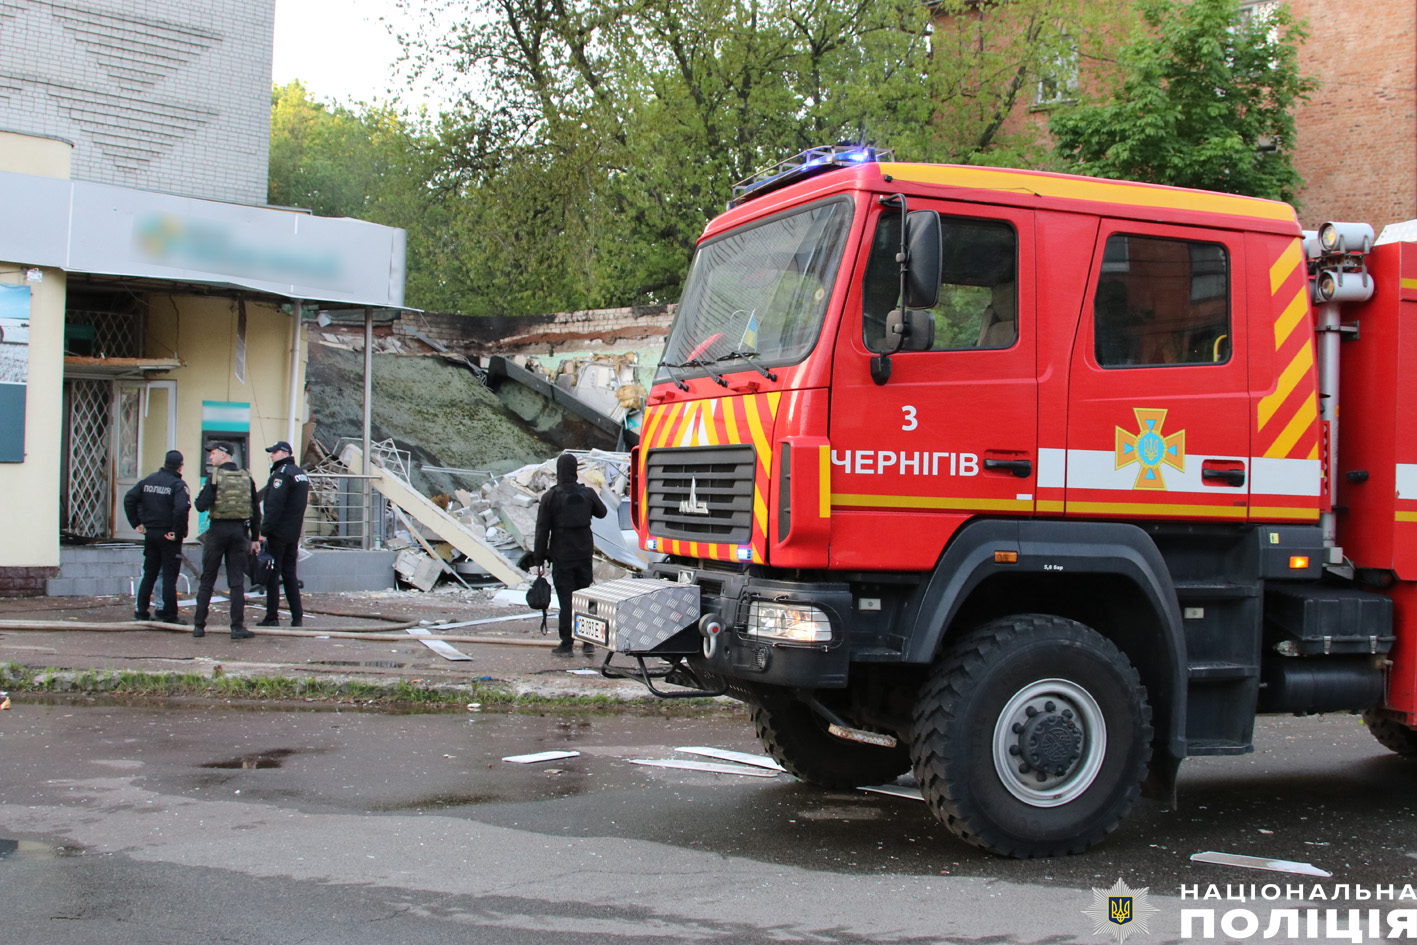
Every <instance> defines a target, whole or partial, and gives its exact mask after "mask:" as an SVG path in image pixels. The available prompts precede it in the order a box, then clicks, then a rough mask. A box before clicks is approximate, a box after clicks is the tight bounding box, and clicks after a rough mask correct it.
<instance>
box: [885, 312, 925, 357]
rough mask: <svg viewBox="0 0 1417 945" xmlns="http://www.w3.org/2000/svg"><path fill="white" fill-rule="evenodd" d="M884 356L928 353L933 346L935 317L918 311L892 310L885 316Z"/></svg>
mask: <svg viewBox="0 0 1417 945" xmlns="http://www.w3.org/2000/svg"><path fill="white" fill-rule="evenodd" d="M883 342H884V347H885V349H886V354H894V353H895V352H897V351H929V350H930V349H931V348H932V347H934V344H935V316H934V315H932V314H930V313H929V312H922V311H920V310H919V309H906V310H905V311H904V312H902V311H901V310H900V309H898V308H897V309H892V310H891V311H890V312H889V313H888V314H887V315H886V337H885V338H884V339H883Z"/></svg>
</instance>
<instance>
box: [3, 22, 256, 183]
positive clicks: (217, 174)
mask: <svg viewBox="0 0 1417 945" xmlns="http://www.w3.org/2000/svg"><path fill="white" fill-rule="evenodd" d="M274 19H275V0H73V2H68V0H65V2H54V0H0V129H3V130H6V131H18V132H23V133H27V134H37V135H47V136H50V137H56V138H63V139H65V140H67V141H70V142H72V143H73V144H74V155H73V176H74V178H75V179H80V180H90V181H99V182H103V183H110V184H120V185H123V186H126V187H136V188H140V189H143V190H157V191H164V192H167V193H176V194H185V195H189V196H195V197H207V198H211V199H215V200H230V201H235V202H238V203H249V204H264V203H265V202H266V172H267V164H268V160H269V152H270V100H271V42H272V31H273V26H274Z"/></svg>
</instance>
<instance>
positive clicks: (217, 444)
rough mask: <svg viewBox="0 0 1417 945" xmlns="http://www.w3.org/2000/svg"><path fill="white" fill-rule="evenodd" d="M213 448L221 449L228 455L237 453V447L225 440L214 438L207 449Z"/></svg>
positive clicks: (209, 450)
mask: <svg viewBox="0 0 1417 945" xmlns="http://www.w3.org/2000/svg"><path fill="white" fill-rule="evenodd" d="M212 450H221V451H222V452H223V453H225V454H226V455H227V456H235V455H236V448H235V447H234V446H232V445H231V444H230V443H228V442H226V441H225V440H213V441H212V442H210V443H208V444H207V451H208V452H211V451H212Z"/></svg>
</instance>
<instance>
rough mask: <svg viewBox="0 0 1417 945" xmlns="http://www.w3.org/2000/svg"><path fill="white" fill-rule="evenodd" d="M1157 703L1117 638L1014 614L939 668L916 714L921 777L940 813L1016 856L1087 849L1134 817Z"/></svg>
mask: <svg viewBox="0 0 1417 945" xmlns="http://www.w3.org/2000/svg"><path fill="white" fill-rule="evenodd" d="M1151 734H1152V732H1151V707H1150V706H1149V705H1148V704H1147V699H1146V689H1145V688H1144V687H1143V686H1142V683H1141V678H1140V676H1138V675H1137V671H1136V670H1135V669H1134V668H1133V667H1132V665H1131V663H1130V662H1128V660H1127V658H1126V656H1124V655H1123V654H1122V652H1121V651H1120V650H1118V649H1117V647H1116V646H1114V645H1113V644H1112V642H1111V641H1110V640H1108V639H1106V638H1105V637H1103V636H1102V635H1101V634H1099V633H1098V632H1097V631H1095V630H1093V629H1091V628H1090V627H1086V626H1084V625H1082V624H1080V623H1077V622H1076V621H1073V620H1067V619H1065V618H1062V617H1053V616H1048V615H1041V614H1027V615H1019V616H1012V617H1007V618H1004V619H1002V620H996V621H994V622H992V623H989V624H986V625H984V626H983V627H980V628H979V629H977V630H974V631H971V632H970V633H968V634H967V635H965V636H964V637H962V638H961V639H960V640H959V641H958V642H957V643H956V644H955V645H954V646H952V647H951V648H950V649H949V650H948V651H947V652H946V653H945V654H944V655H943V656H942V657H941V658H940V659H939V660H938V661H937V662H936V664H935V667H934V668H933V670H932V672H931V675H930V678H929V680H928V681H927V682H926V683H925V685H924V687H923V688H922V690H921V695H920V698H919V700H918V702H917V705H916V710H915V724H914V733H913V737H912V743H911V753H912V756H913V757H914V761H915V776H916V777H917V778H918V779H919V781H920V786H921V790H922V792H923V793H924V795H925V800H926V801H927V802H928V803H929V805H930V808H931V810H933V811H934V812H935V815H936V816H937V817H939V818H940V819H941V820H943V821H944V822H945V824H946V825H947V826H948V827H949V828H950V830H952V831H953V832H954V833H956V834H957V835H958V836H959V837H961V838H962V839H964V840H965V841H967V842H969V843H971V844H974V845H975V846H978V847H983V848H984V849H986V850H991V851H993V852H995V853H1000V854H1003V855H1005V856H1015V857H1035V856H1060V855H1064V854H1070V853H1081V852H1082V851H1084V850H1086V849H1087V848H1088V847H1091V846H1092V845H1094V844H1096V843H1098V842H1099V841H1101V840H1102V838H1103V837H1105V836H1107V834H1109V833H1111V832H1112V831H1113V830H1114V829H1115V828H1116V826H1117V824H1118V823H1120V822H1121V819H1122V817H1124V816H1125V815H1126V813H1127V812H1128V811H1129V810H1131V808H1132V805H1133V804H1134V803H1135V802H1136V799H1137V796H1138V794H1139V792H1140V790H1141V782H1142V779H1143V778H1144V777H1145V775H1146V768H1147V762H1148V761H1149V760H1150V757H1151Z"/></svg>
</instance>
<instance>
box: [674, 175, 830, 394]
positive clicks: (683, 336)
mask: <svg viewBox="0 0 1417 945" xmlns="http://www.w3.org/2000/svg"><path fill="white" fill-rule="evenodd" d="M850 222H851V204H850V202H849V201H846V200H833V201H830V202H828V203H821V204H817V205H815V206H811V207H807V208H805V209H801V210H795V211H792V212H790V213H787V214H783V215H782V216H777V217H772V218H770V219H768V220H766V221H764V222H761V223H755V224H751V225H749V226H747V227H744V228H743V229H739V230H734V231H733V232H731V233H726V234H724V235H723V236H719V237H716V238H714V239H713V240H710V241H709V242H707V243H704V244H703V245H702V246H700V247H699V250H698V252H697V253H695V255H694V260H693V263H692V264H691V265H690V267H689V277H688V280H687V281H686V282H685V284H684V296H683V299H682V301H681V302H680V303H679V312H678V315H677V317H676V318H675V320H674V327H673V328H672V329H671V330H670V333H669V340H668V342H667V343H666V345H665V348H664V357H663V361H662V364H663V365H664V366H663V367H661V368H660V372H659V377H657V378H656V380H666V381H668V380H673V379H674V374H677V373H680V372H682V371H684V370H685V369H688V373H699V372H702V373H706V374H709V375H710V376H712V375H714V374H719V373H722V372H728V371H738V370H743V369H746V368H752V369H753V370H758V371H759V372H760V373H761V369H762V367H764V366H769V367H770V366H774V365H784V364H794V363H796V362H798V361H801V360H802V359H803V358H805V357H806V356H807V353H808V352H810V351H811V350H812V348H813V346H814V345H815V344H816V343H817V336H818V334H819V333H820V332H821V328H822V319H823V316H824V315H825V314H826V310H827V300H828V299H829V298H830V297H831V292H832V283H833V282H834V281H835V279H836V275H837V270H838V269H839V268H840V264H841V255H842V249H843V247H844V246H845V244H846V234H847V228H848V226H849V224H850ZM740 362H741V363H740ZM666 368H668V369H669V370H666ZM675 368H677V369H680V371H673V369H675Z"/></svg>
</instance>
